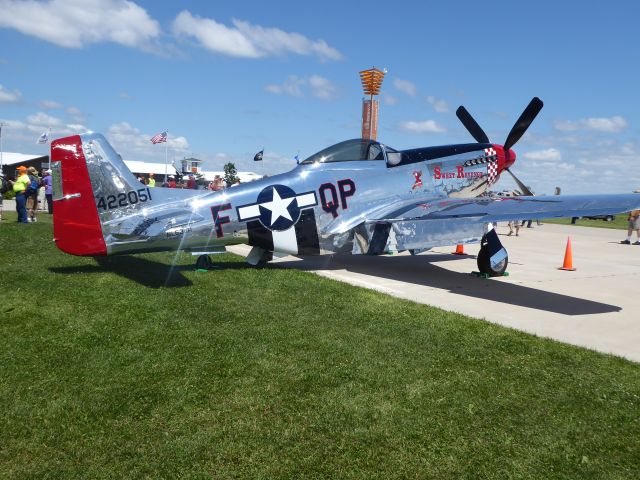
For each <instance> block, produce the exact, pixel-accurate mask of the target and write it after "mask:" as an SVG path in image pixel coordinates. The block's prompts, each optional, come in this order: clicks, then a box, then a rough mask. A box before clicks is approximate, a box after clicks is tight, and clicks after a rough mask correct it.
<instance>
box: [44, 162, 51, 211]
mask: <svg viewBox="0 0 640 480" xmlns="http://www.w3.org/2000/svg"><path fill="white" fill-rule="evenodd" d="M42 184H43V185H44V196H45V198H46V199H47V210H48V212H49V214H52V213H53V179H52V178H51V170H45V171H44V177H42Z"/></svg>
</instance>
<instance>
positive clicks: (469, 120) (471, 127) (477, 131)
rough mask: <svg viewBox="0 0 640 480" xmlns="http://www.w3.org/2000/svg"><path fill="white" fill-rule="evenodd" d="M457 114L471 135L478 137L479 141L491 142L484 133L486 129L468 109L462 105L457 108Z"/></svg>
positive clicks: (477, 140)
mask: <svg viewBox="0 0 640 480" xmlns="http://www.w3.org/2000/svg"><path fill="white" fill-rule="evenodd" d="M456 116H457V117H458V118H459V119H460V121H461V122H462V124H463V125H464V126H465V128H466V129H467V130H468V131H469V133H470V134H471V136H472V137H473V138H475V139H476V142H478V143H489V137H487V134H486V133H484V130H482V128H481V127H480V125H478V122H476V121H475V120H474V118H473V117H472V116H471V114H470V113H469V112H467V109H466V108H464V107H463V106H462V105H460V106H459V107H458V109H457V110H456Z"/></svg>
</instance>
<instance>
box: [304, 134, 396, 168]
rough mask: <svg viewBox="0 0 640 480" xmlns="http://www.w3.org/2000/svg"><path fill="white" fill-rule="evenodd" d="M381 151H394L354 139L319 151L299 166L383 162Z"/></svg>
mask: <svg viewBox="0 0 640 480" xmlns="http://www.w3.org/2000/svg"><path fill="white" fill-rule="evenodd" d="M383 149H384V150H385V151H387V152H389V151H391V152H395V151H396V150H394V149H392V148H389V147H387V146H383V145H382V144H381V143H379V142H376V141H375V140H369V139H367V138H354V139H352V140H345V141H344V142H340V143H336V144H335V145H331V146H330V147H327V148H325V149H324V150H320V151H319V152H318V153H315V154H313V155H311V156H310V157H309V158H307V159H306V160H304V161H302V162H300V164H301V165H310V164H312V163H329V162H353V161H359V160H384V154H383Z"/></svg>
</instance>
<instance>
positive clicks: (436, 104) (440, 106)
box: [427, 96, 449, 113]
mask: <svg viewBox="0 0 640 480" xmlns="http://www.w3.org/2000/svg"><path fill="white" fill-rule="evenodd" d="M427 102H429V103H430V104H431V106H432V107H433V109H434V110H435V111H436V112H438V113H447V112H448V111H449V105H447V102H445V101H444V100H439V99H437V98H436V97H432V96H428V97H427Z"/></svg>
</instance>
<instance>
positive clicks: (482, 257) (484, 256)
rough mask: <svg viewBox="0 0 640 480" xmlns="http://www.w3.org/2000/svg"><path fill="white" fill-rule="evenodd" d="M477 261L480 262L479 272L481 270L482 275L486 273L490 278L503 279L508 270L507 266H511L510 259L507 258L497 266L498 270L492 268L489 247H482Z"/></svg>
mask: <svg viewBox="0 0 640 480" xmlns="http://www.w3.org/2000/svg"><path fill="white" fill-rule="evenodd" d="M476 260H477V262H478V270H480V273H485V274H487V275H489V276H490V277H501V276H502V275H503V274H504V272H505V271H506V270H507V265H508V264H509V257H506V258H505V259H504V260H503V261H502V262H500V263H499V264H498V265H497V267H496V268H494V267H492V266H491V261H490V260H489V248H488V247H487V245H483V246H481V247H480V251H479V252H478V257H477V259H476Z"/></svg>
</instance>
